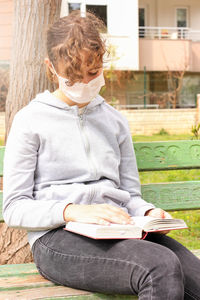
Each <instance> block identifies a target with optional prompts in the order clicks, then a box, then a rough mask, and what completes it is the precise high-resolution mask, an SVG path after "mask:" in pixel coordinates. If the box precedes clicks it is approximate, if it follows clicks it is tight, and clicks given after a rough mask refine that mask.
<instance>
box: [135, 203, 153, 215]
mask: <svg viewBox="0 0 200 300" xmlns="http://www.w3.org/2000/svg"><path fill="white" fill-rule="evenodd" d="M154 208H155V206H154V205H153V204H150V205H145V206H142V207H140V208H138V209H136V210H135V212H134V215H135V216H144V215H145V213H146V212H147V211H148V210H150V209H154Z"/></svg>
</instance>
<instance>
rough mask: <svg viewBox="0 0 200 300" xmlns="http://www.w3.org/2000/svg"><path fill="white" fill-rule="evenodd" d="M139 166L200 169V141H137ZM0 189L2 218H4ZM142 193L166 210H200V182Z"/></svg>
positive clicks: (164, 185) (0, 160) (150, 187)
mask: <svg viewBox="0 0 200 300" xmlns="http://www.w3.org/2000/svg"><path fill="white" fill-rule="evenodd" d="M134 149H135V153H136V158H137V164H138V169H139V171H140V172H143V171H160V170H182V169H200V140H185V141H164V142H145V143H143V142H137V143H134ZM4 150H5V147H3V146H2V147H0V176H3V156H4ZM2 196H3V194H2V192H1V191H0V221H3V218H2ZM142 196H143V198H144V199H145V200H146V201H148V202H152V203H154V204H155V205H156V206H157V207H161V208H163V209H165V210H186V209H200V181H184V182H173V183H172V182H170V183H155V184H145V185H142Z"/></svg>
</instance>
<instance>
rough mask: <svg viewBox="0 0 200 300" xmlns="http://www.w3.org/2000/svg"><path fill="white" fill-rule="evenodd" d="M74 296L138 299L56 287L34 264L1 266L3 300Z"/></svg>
mask: <svg viewBox="0 0 200 300" xmlns="http://www.w3.org/2000/svg"><path fill="white" fill-rule="evenodd" d="M72 296H73V299H79V300H83V299H92V300H93V299H108V300H117V299H124V300H125V299H127V300H128V299H130V300H131V299H137V297H135V296H127V295H125V296H123V295H119V296H117V295H106V296H105V295H102V294H98V293H90V292H88V291H82V290H78V289H72V288H68V287H63V286H58V285H55V284H54V283H52V282H50V281H48V280H46V279H45V278H43V277H42V276H41V275H40V274H39V273H38V271H37V269H36V266H35V264H34V263H28V264H16V265H3V266H0V298H1V299H8V300H9V299H12V300H13V299H23V300H24V299H29V300H30V299H57V298H58V299H71V297H72ZM52 297H53V298H52ZM61 297H62V298H61ZM105 297H106V298H105Z"/></svg>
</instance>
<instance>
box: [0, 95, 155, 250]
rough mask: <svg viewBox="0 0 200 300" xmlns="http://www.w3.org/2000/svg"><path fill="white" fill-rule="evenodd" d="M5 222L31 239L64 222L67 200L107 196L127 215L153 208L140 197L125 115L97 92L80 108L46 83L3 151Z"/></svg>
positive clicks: (20, 115)
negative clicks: (97, 94)
mask: <svg viewBox="0 0 200 300" xmlns="http://www.w3.org/2000/svg"><path fill="white" fill-rule="evenodd" d="M3 198H4V202H3V215H4V219H5V222H6V223H7V224H8V225H9V226H11V227H15V228H24V229H26V230H27V231H28V240H29V243H30V245H31V246H32V245H33V243H34V241H35V240H36V239H37V238H39V237H40V236H42V235H43V234H45V233H46V232H47V231H48V230H50V229H53V228H56V227H59V226H61V225H64V223H65V222H64V219H63V210H64V208H65V206H66V205H67V204H68V203H76V204H91V203H92V204H94V203H98V204H100V203H108V204H111V205H115V206H120V207H121V208H122V209H124V210H125V211H127V212H128V213H129V214H130V215H133V216H134V215H144V213H145V212H146V211H147V210H148V209H151V208H153V207H154V206H153V205H152V204H150V203H147V202H145V201H144V200H143V199H142V198H141V192H140V183H139V177H138V170H137V165H136V158H135V154H134V150H133V146H132V139H131V136H130V133H129V128H128V123H127V121H126V119H125V118H124V117H123V116H122V115H121V114H120V113H119V112H118V111H117V110H115V109H114V108H113V107H111V106H110V105H109V104H107V103H106V102H104V100H103V98H102V97H101V96H97V97H96V98H95V99H94V100H93V101H92V102H91V103H89V104H88V105H87V106H86V108H85V111H84V112H83V113H81V114H79V110H78V107H77V106H76V105H75V106H68V105H67V104H66V103H64V102H62V101H61V100H59V99H57V98H56V97H54V96H53V95H52V94H51V93H50V92H49V91H47V90H46V91H45V92H43V93H41V94H38V95H37V96H36V98H35V99H33V100H32V101H31V102H30V103H29V104H28V105H27V106H25V107H24V108H23V109H21V110H20V111H19V112H18V113H17V114H16V115H15V118H14V120H13V124H12V128H11V130H10V134H9V137H8V140H7V144H6V151H5V158H4V188H3Z"/></svg>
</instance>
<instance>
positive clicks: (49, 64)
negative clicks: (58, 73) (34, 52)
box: [44, 57, 54, 74]
mask: <svg viewBox="0 0 200 300" xmlns="http://www.w3.org/2000/svg"><path fill="white" fill-rule="evenodd" d="M44 63H45V64H46V66H47V67H48V68H49V69H50V71H51V72H52V73H53V74H54V69H53V68H52V63H51V62H50V60H49V58H48V57H45V59H44Z"/></svg>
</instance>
